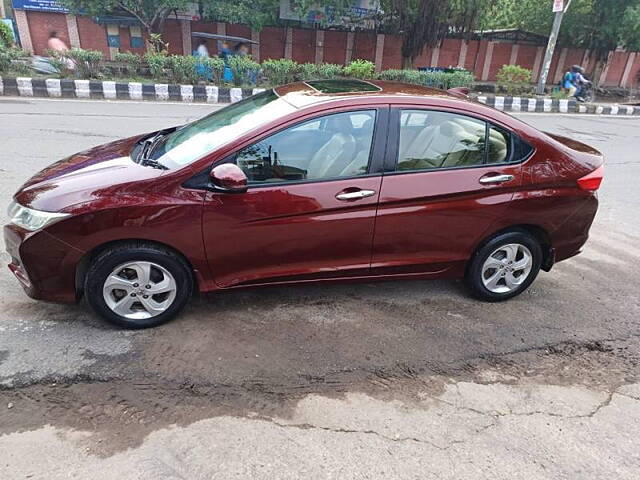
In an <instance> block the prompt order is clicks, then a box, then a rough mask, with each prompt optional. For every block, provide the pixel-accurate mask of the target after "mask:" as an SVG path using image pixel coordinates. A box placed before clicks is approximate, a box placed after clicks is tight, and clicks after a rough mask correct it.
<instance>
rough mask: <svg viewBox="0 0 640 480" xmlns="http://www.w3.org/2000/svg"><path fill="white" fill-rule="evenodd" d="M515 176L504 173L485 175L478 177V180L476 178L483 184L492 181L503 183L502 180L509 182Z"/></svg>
mask: <svg viewBox="0 0 640 480" xmlns="http://www.w3.org/2000/svg"><path fill="white" fill-rule="evenodd" d="M514 178H515V177H514V176H513V175H508V174H504V175H491V176H486V177H482V178H480V180H478V181H479V182H480V183H481V184H483V185H491V184H492V183H504V182H510V181H511V180H513V179H514Z"/></svg>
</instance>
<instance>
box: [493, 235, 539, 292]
mask: <svg viewBox="0 0 640 480" xmlns="http://www.w3.org/2000/svg"><path fill="white" fill-rule="evenodd" d="M532 267H533V255H532V254H531V251H530V250H529V249H528V248H527V247H526V246H524V245H522V244H519V243H510V244H507V245H502V246H501V247H498V248H496V249H495V250H494V251H493V252H492V253H491V255H489V256H488V257H487V259H486V260H485V261H484V264H483V265H482V283H483V285H484V286H485V288H486V289H487V290H489V291H490V292H493V293H509V292H512V291H514V290H516V289H517V288H518V287H519V286H520V285H522V284H523V283H524V281H525V280H526V279H527V277H528V276H529V274H530V273H531V269H532Z"/></svg>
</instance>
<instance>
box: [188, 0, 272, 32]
mask: <svg viewBox="0 0 640 480" xmlns="http://www.w3.org/2000/svg"><path fill="white" fill-rule="evenodd" d="M200 7H201V11H202V13H203V16H204V17H205V18H211V19H215V20H218V21H222V22H229V23H244V24H246V25H249V26H250V27H251V28H254V29H256V30H261V29H262V27H264V26H265V25H277V24H278V20H279V12H280V9H279V7H280V2H279V0H235V1H229V0H202V1H201V3H200Z"/></svg>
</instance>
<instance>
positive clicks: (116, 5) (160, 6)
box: [60, 0, 191, 37]
mask: <svg viewBox="0 0 640 480" xmlns="http://www.w3.org/2000/svg"><path fill="white" fill-rule="evenodd" d="M60 3H62V4H63V5H64V6H66V7H67V8H69V9H70V10H71V11H73V12H82V13H89V14H90V15H105V14H112V13H125V14H129V15H131V16H132V17H135V18H136V19H137V20H138V21H139V22H140V24H141V25H142V29H143V30H144V31H145V32H146V33H147V35H148V37H150V36H151V35H152V34H161V33H162V32H164V24H165V22H166V20H167V18H168V17H169V15H171V13H174V12H176V11H177V10H179V9H181V8H185V7H186V6H187V5H188V4H189V3H191V2H189V1H188V0H60Z"/></svg>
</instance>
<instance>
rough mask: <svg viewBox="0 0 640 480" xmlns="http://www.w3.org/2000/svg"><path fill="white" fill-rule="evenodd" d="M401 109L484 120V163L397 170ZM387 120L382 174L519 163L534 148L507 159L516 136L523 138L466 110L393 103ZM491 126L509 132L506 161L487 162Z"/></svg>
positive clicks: (511, 153) (510, 154) (513, 147)
mask: <svg viewBox="0 0 640 480" xmlns="http://www.w3.org/2000/svg"><path fill="white" fill-rule="evenodd" d="M403 110H423V111H429V112H441V113H451V114H453V115H460V116H463V117H470V118H473V119H475V120H479V121H481V122H484V123H485V125H486V126H485V154H484V159H485V161H484V163H482V164H479V165H465V166H462V167H445V168H442V167H438V168H422V169H411V170H397V167H398V161H399V158H398V155H399V153H400V128H401V125H400V119H401V114H402V111H403ZM389 122H390V123H389V139H388V145H387V154H386V156H385V162H384V165H385V166H384V172H383V174H384V175H402V174H405V173H417V172H425V173H428V172H442V171H447V170H463V169H469V168H481V167H499V166H508V165H519V164H522V163H524V162H525V161H527V160H528V159H529V158H531V155H532V154H533V152H534V151H535V149H534V150H533V151H532V152H531V153H530V154H529V155H526V156H525V157H523V158H522V159H519V160H517V161H509V160H510V159H511V158H512V157H513V155H514V152H515V141H516V138H518V139H519V140H520V141H524V140H522V138H520V136H519V135H517V134H516V133H515V132H514V131H513V130H511V129H509V128H507V127H505V126H503V125H500V124H497V123H495V122H493V121H491V120H488V119H487V118H484V117H482V116H479V115H477V114H473V113H471V112H466V111H465V112H464V113H460V112H457V111H455V110H453V109H447V108H438V107H427V106H423V105H416V106H413V105H395V106H391V107H390V113H389ZM491 126H493V127H495V128H497V129H498V130H502V131H505V132H507V133H508V134H509V156H508V157H507V158H508V159H509V160H508V161H505V162H499V163H487V158H488V148H486V145H487V144H488V143H487V142H488V135H489V129H490V127H491ZM525 143H528V142H525Z"/></svg>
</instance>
